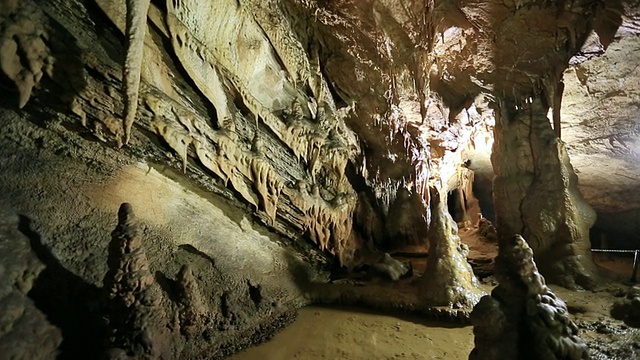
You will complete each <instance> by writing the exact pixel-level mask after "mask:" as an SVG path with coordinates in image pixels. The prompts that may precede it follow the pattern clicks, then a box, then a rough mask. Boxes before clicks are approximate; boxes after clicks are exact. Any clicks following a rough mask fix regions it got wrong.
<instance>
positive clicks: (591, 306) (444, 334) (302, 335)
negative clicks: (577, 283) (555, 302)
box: [231, 229, 640, 360]
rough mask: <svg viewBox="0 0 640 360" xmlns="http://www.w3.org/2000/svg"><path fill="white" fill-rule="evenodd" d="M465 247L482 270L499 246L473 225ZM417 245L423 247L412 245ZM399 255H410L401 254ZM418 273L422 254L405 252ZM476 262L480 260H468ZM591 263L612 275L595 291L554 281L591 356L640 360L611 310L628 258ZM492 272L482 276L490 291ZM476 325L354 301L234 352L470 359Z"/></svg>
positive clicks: (264, 357) (310, 314) (634, 332)
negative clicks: (353, 304)
mask: <svg viewBox="0 0 640 360" xmlns="http://www.w3.org/2000/svg"><path fill="white" fill-rule="evenodd" d="M460 234H461V237H462V240H463V241H464V242H465V243H466V244H468V245H469V248H470V254H469V255H470V259H471V262H472V263H474V264H479V267H480V271H482V272H484V271H487V269H486V267H484V265H485V264H486V260H487V259H490V258H493V257H494V256H495V254H496V251H497V248H496V246H495V244H491V243H487V242H486V241H483V240H482V239H481V238H479V237H478V236H477V231H474V230H473V229H462V230H461V231H460ZM413 250H415V251H420V249H413ZM404 260H407V258H405V259H404ZM410 260H411V262H412V264H413V266H414V269H416V272H417V273H418V274H419V273H420V269H422V268H424V266H425V264H426V258H424V257H416V258H410ZM473 260H479V261H473ZM594 261H595V262H596V264H598V265H599V266H600V267H601V268H603V269H605V271H609V275H612V276H613V279H611V280H610V281H609V282H607V283H603V284H602V286H601V287H600V288H598V289H596V290H594V291H571V290H567V289H565V288H562V287H558V286H553V285H551V288H552V290H553V291H554V292H555V293H556V295H557V296H559V297H560V298H561V299H563V300H564V301H565V302H566V304H567V307H568V309H569V311H570V313H571V314H572V319H573V321H574V322H575V323H576V324H577V325H578V327H579V328H580V336H581V337H582V339H583V340H585V341H587V342H588V343H589V347H590V348H591V356H592V359H602V360H604V359H611V360H618V359H625V360H627V359H631V360H633V359H640V330H638V329H634V328H632V327H629V326H627V325H626V324H624V323H623V322H622V321H619V320H615V319H612V318H611V316H610V315H609V311H610V309H611V305H612V304H613V302H615V301H616V300H617V299H618V298H621V297H622V296H623V294H624V293H625V292H626V290H627V288H628V287H629V282H628V279H629V278H630V276H631V272H632V258H631V257H629V256H624V255H622V256H621V255H609V254H595V255H594ZM494 284H495V283H494V280H493V279H492V278H491V277H488V278H486V279H485V280H484V281H483V285H484V287H485V289H486V290H487V291H488V292H489V291H490V290H491V288H492V287H493V286H494ZM473 347H474V344H473V328H472V327H471V326H469V325H466V326H465V325H457V324H450V323H444V322H438V321H431V320H427V319H425V318H424V317H423V316H419V315H410V314H391V313H380V312H374V311H369V310H366V309H362V308H358V307H341V306H331V307H326V306H308V307H305V308H302V309H300V311H299V316H298V318H297V319H296V321H294V323H293V324H291V325H290V326H289V327H287V328H286V329H284V330H282V331H281V332H280V333H278V334H276V335H275V336H274V338H273V339H271V340H270V341H269V342H267V343H264V344H261V345H258V346H254V347H251V348H249V349H247V350H245V351H244V352H241V353H239V354H236V355H235V356H232V357H231V359H232V360H252V359H261V360H276V359H308V360H314V359H350V360H351V359H353V360H359V359H362V360H365V359H452V360H454V359H468V357H469V353H470V352H471V350H472V349H473Z"/></svg>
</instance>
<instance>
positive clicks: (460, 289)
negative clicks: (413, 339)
mask: <svg viewBox="0 0 640 360" xmlns="http://www.w3.org/2000/svg"><path fill="white" fill-rule="evenodd" d="M431 201H432V204H433V205H432V211H431V214H432V220H431V224H430V229H429V258H428V259H427V268H426V269H425V271H424V273H423V274H422V280H421V281H422V283H421V288H420V295H421V298H422V301H423V302H424V303H425V304H424V305H425V306H444V307H449V308H453V309H466V310H469V309H471V308H472V307H473V306H474V305H475V304H476V303H477V302H478V301H479V300H480V297H481V296H482V295H484V294H485V293H484V291H483V290H482V289H480V286H479V283H478V280H477V279H476V277H475V275H474V274H473V270H471V266H470V265H469V264H468V263H467V254H468V252H469V249H468V248H467V246H466V245H464V244H463V243H462V242H461V241H460V237H458V226H457V225H456V223H455V221H453V218H452V217H451V215H450V214H449V212H448V211H447V208H446V200H445V199H443V198H442V196H441V195H440V193H439V192H438V191H435V192H434V193H433V196H432V198H431Z"/></svg>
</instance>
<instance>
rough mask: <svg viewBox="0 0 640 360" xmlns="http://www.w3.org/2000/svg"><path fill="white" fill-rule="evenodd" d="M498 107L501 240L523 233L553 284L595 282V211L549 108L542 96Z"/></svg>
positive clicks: (496, 160) (496, 192) (496, 194)
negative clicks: (592, 248) (591, 239)
mask: <svg viewBox="0 0 640 360" xmlns="http://www.w3.org/2000/svg"><path fill="white" fill-rule="evenodd" d="M498 106H499V109H498V111H497V112H496V116H497V119H496V127H495V133H496V137H495V142H494V145H493V154H492V162H493V167H494V171H495V174H496V177H495V179H494V189H493V190H494V194H493V196H494V203H495V210H496V217H497V223H496V227H497V229H498V234H499V235H500V237H501V238H502V240H501V242H500V243H502V241H508V239H510V237H511V236H512V235H513V234H516V233H522V234H523V236H526V237H527V239H528V242H529V244H530V246H531V248H532V249H533V252H534V254H535V256H536V259H537V262H538V264H539V266H540V269H541V271H542V272H543V273H544V274H545V276H547V277H548V278H549V279H551V280H552V281H553V282H554V283H558V284H562V285H563V286H566V287H570V288H576V287H586V288H592V287H594V286H595V283H596V278H595V276H596V274H595V266H594V265H593V262H592V260H591V251H590V243H589V228H590V227H591V225H593V223H594V221H595V212H594V211H593V210H592V209H591V207H590V206H589V205H588V204H587V203H586V202H585V201H584V199H583V198H582V195H581V194H580V192H579V191H578V188H577V177H576V175H575V173H574V171H573V168H572V167H571V164H570V162H569V158H568V156H567V152H566V150H565V148H564V144H563V142H562V141H561V140H559V139H558V138H557V136H556V133H555V132H554V130H553V129H552V128H551V125H550V123H549V119H547V117H546V113H547V110H548V109H547V108H546V107H544V106H543V104H542V101H541V100H540V99H533V101H532V102H530V103H526V104H525V105H524V106H523V105H520V106H518V105H514V104H513V103H510V102H501V103H500V104H499V105H498ZM542 194H544V196H542Z"/></svg>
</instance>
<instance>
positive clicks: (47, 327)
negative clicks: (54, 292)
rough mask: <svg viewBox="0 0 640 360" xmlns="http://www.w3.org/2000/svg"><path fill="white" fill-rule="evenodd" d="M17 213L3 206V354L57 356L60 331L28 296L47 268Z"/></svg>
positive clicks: (0, 286)
mask: <svg viewBox="0 0 640 360" xmlns="http://www.w3.org/2000/svg"><path fill="white" fill-rule="evenodd" d="M18 222H19V220H18V216H17V215H16V214H13V213H11V212H9V211H7V210H5V209H2V208H0V256H1V257H2V260H1V261H0V314H2V315H1V316H0V354H2V357H3V358H6V359H16V360H28V359H38V360H40V359H42V360H44V359H55V358H56V356H57V354H58V346H60V343H62V334H61V333H60V330H59V329H58V328H56V327H55V326H53V325H51V324H50V323H49V321H48V320H47V317H46V316H45V315H44V314H43V313H42V312H40V310H38V308H36V306H35V305H34V303H33V301H32V300H31V299H29V298H28V297H27V293H28V292H29V290H31V288H32V286H33V283H34V281H35V280H36V278H37V277H38V274H39V273H40V272H41V271H42V270H43V269H44V264H42V263H41V262H40V261H39V260H38V258H37V257H36V255H35V254H34V253H33V252H32V251H31V247H30V246H29V239H28V238H27V237H26V236H24V235H23V234H22V233H21V232H20V231H19V230H18Z"/></svg>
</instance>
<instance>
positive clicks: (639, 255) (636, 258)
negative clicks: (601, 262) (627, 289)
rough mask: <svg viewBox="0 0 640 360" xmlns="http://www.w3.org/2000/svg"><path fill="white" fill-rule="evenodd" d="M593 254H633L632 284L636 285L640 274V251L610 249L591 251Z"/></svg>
mask: <svg viewBox="0 0 640 360" xmlns="http://www.w3.org/2000/svg"><path fill="white" fill-rule="evenodd" d="M591 251H592V252H601V253H633V270H632V273H631V280H630V281H631V282H632V283H636V282H637V281H636V279H637V278H636V274H637V273H638V262H640V250H608V249H591Z"/></svg>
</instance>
